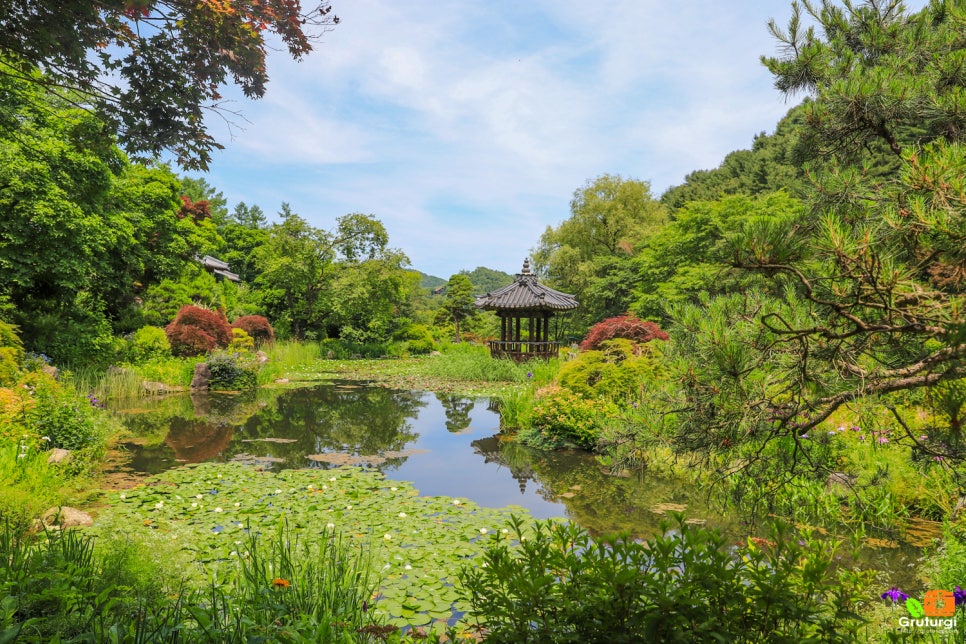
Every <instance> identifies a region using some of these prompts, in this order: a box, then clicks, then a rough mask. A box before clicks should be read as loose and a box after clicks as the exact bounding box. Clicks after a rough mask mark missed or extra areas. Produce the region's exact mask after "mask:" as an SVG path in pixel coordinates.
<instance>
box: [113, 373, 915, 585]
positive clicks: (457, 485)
mask: <svg viewBox="0 0 966 644" xmlns="http://www.w3.org/2000/svg"><path fill="white" fill-rule="evenodd" d="M114 412H115V413H117V414H119V415H121V416H122V419H123V421H124V423H125V424H126V425H127V426H128V427H129V428H130V429H131V430H132V432H133V433H134V435H135V436H137V437H138V438H136V439H132V440H131V441H130V442H129V443H128V444H126V445H124V446H123V447H124V449H125V450H126V451H127V453H128V455H129V459H128V461H127V462H126V463H124V464H122V465H121V466H118V468H117V469H118V470H120V471H121V472H123V473H126V474H128V475H145V474H157V473H161V472H165V471H167V470H169V469H171V468H175V467H177V466H179V465H182V464H189V463H203V462H215V463H232V462H236V463H244V464H246V465H247V466H248V467H252V466H254V467H255V468H259V469H262V470H267V471H272V472H277V473H278V475H279V476H282V475H284V476H290V475H291V474H289V473H287V471H289V470H301V469H308V470H317V471H323V472H325V471H329V470H333V469H336V468H339V467H342V466H347V465H348V466H356V469H358V468H359V467H362V468H364V469H368V470H372V471H373V473H379V474H381V475H383V476H385V477H386V479H387V480H391V481H398V482H400V483H402V482H411V483H412V485H413V488H412V489H414V490H418V493H419V494H420V495H424V496H429V497H435V496H445V497H450V498H460V499H464V500H466V501H468V502H472V503H474V504H476V506H479V507H481V508H493V509H503V508H507V507H514V508H517V510H518V511H519V509H521V508H523V509H525V510H526V511H527V512H528V513H529V514H530V515H532V516H534V517H536V518H553V517H560V518H566V519H569V520H571V521H574V522H576V523H577V524H579V525H580V526H582V527H584V528H585V529H587V530H588V531H590V532H591V533H593V534H601V533H611V532H616V531H619V530H627V531H630V532H631V533H633V534H635V535H637V536H639V537H649V536H653V535H655V534H657V533H658V532H659V530H660V527H659V526H660V524H661V522H662V521H663V520H665V519H666V518H667V514H668V513H669V512H677V511H683V512H685V513H686V515H687V516H688V518H689V519H690V520H691V522H693V523H701V524H705V525H708V526H714V527H718V528H720V529H722V530H724V531H725V532H726V534H728V535H729V536H731V537H733V538H734V540H735V541H736V542H741V541H744V539H746V538H747V537H748V536H749V530H750V529H749V528H748V527H747V526H746V525H745V524H744V521H743V520H742V517H741V516H739V515H737V514H735V513H734V512H733V511H730V510H725V509H724V508H722V507H720V506H719V505H715V504H709V501H708V498H707V495H706V493H705V492H703V491H701V490H695V489H693V487H691V486H689V484H687V483H686V482H685V481H676V480H670V479H664V478H657V477H647V478H644V479H639V478H637V477H628V478H622V477H615V476H609V475H607V474H605V473H604V472H603V471H602V469H601V467H600V466H599V465H598V463H597V462H596V460H595V459H594V457H593V456H592V455H590V454H587V453H585V452H579V451H563V452H543V451H539V450H533V449H529V448H526V447H524V446H522V445H520V444H518V443H516V442H513V441H507V440H505V439H504V438H503V437H502V436H501V435H500V433H499V428H500V419H499V414H498V412H497V411H496V410H495V405H492V404H490V401H488V400H487V399H469V398H465V397H461V396H455V395H450V394H432V393H426V392H418V391H398V390H391V389H386V388H383V387H369V386H365V385H360V384H359V383H357V382H352V383H348V382H338V381H336V382H329V383H325V384H320V385H316V386H311V387H304V388H298V389H288V390H279V389H261V390H258V391H257V392H254V393H251V394H245V395H242V394H235V395H233V394H207V393H205V394H203V393H192V394H190V395H188V394H177V395H172V396H167V397H162V398H159V399H148V400H138V401H137V402H136V403H134V405H132V406H117V405H116V406H114ZM408 484H409V483H406V485H408ZM393 485H397V484H393ZM870 545H875V544H874V543H872V544H870ZM890 545H893V544H891V543H890ZM896 545H898V546H899V547H896V548H892V547H890V548H878V549H876V548H869V549H867V551H866V552H865V553H864V555H863V557H864V558H865V559H866V560H865V561H864V562H863V563H864V565H871V566H874V567H876V568H878V569H880V570H883V571H884V576H885V578H886V579H887V580H888V581H889V582H890V585H892V584H896V583H903V584H906V585H909V584H910V583H912V582H913V580H912V579H911V576H912V574H913V571H914V569H915V562H916V560H917V559H918V557H919V556H921V550H920V549H918V548H916V547H913V546H911V545H910V544H896ZM917 545H918V544H917Z"/></svg>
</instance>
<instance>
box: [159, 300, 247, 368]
mask: <svg viewBox="0 0 966 644" xmlns="http://www.w3.org/2000/svg"><path fill="white" fill-rule="evenodd" d="M164 332H165V334H166V335H167V336H168V342H170V343H171V353H173V354H174V355H176V356H198V355H202V354H204V353H207V352H208V351H212V350H214V349H218V348H222V349H223V348H225V347H227V346H228V345H229V344H231V340H232V335H231V325H229V324H228V319H227V318H226V317H225V314H224V313H223V312H222V311H212V310H210V309H204V308H201V307H200V306H183V307H181V310H180V311H178V315H176V316H175V318H174V320H172V322H171V324H169V325H168V326H166V327H165V328H164Z"/></svg>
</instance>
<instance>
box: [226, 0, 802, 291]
mask: <svg viewBox="0 0 966 644" xmlns="http://www.w3.org/2000/svg"><path fill="white" fill-rule="evenodd" d="M789 4H790V3H789ZM336 11H337V12H338V13H339V14H340V17H341V18H342V23H341V24H340V25H339V26H338V27H337V28H336V29H335V30H334V31H332V32H330V33H328V34H327V35H326V38H325V42H324V43H323V44H321V45H320V46H319V48H318V50H317V51H316V52H314V53H313V55H311V56H310V57H309V58H307V59H306V60H305V61H303V62H300V63H293V62H290V61H286V60H285V59H284V56H282V55H279V56H277V57H274V58H273V59H272V61H271V64H270V67H269V72H270V74H271V75H272V82H271V84H270V86H269V94H268V96H267V97H266V99H264V100H263V101H262V102H259V103H255V104H247V105H245V106H244V111H245V113H246V115H247V117H248V119H249V121H250V124H248V126H247V127H246V131H245V132H244V133H242V134H241V135H239V136H238V137H237V139H236V140H235V141H234V142H231V143H229V148H228V149H227V150H226V151H224V152H222V153H220V154H219V155H218V156H217V158H216V162H215V165H214V168H213V171H212V177H211V179H210V180H211V181H212V183H214V184H215V185H217V186H218V187H219V188H220V189H222V190H223V191H224V192H225V194H226V196H227V197H228V199H229V200H230V201H232V202H234V201H237V200H245V201H247V202H249V203H251V202H255V203H259V204H260V205H262V207H263V208H265V209H266V210H267V211H272V210H274V209H275V208H277V204H278V202H280V201H281V200H283V199H284V200H286V201H289V202H290V203H291V204H292V206H293V208H294V209H295V210H296V212H299V213H301V214H302V215H303V216H306V217H307V218H308V219H309V220H310V221H312V222H313V223H314V224H315V225H318V226H322V227H327V226H330V225H331V224H332V222H333V221H334V219H335V217H337V216H339V215H342V214H346V213H348V212H367V213H368V212H371V213H372V214H374V215H376V216H377V217H379V218H380V219H381V220H383V222H384V223H386V225H387V228H388V229H389V232H390V236H391V240H392V243H393V245H395V246H398V247H401V248H402V249H403V250H404V251H406V252H407V254H409V256H410V257H411V258H412V260H413V264H414V265H415V267H417V268H420V269H421V270H424V271H427V272H431V273H434V274H438V275H441V276H443V277H448V276H449V275H450V274H452V273H453V272H456V271H457V270H459V269H462V268H474V267H475V266H478V265H487V266H491V267H493V268H499V269H502V270H506V271H516V270H518V269H519V264H520V263H521V262H522V259H523V256H524V255H525V254H526V253H527V252H528V250H529V249H530V248H532V247H533V246H534V245H535V244H536V243H537V241H538V238H539V236H540V234H541V233H542V232H543V230H544V229H545V228H546V226H548V225H556V224H558V223H559V222H560V221H562V220H563V219H565V218H566V217H567V216H568V214H569V213H568V204H569V200H570V198H571V195H572V193H573V191H574V190H575V189H577V188H579V187H580V186H581V185H583V183H584V182H585V181H587V180H588V179H591V178H593V177H595V176H598V175H600V174H603V173H613V174H622V175H624V176H626V177H633V178H638V179H643V180H649V181H651V182H652V186H653V188H654V191H655V193H656V194H659V193H660V192H661V191H663V190H664V189H665V188H667V187H668V186H670V185H673V184H675V183H680V182H681V181H682V180H683V178H684V176H685V175H686V174H687V173H688V172H690V171H692V170H695V169H701V168H709V167H714V166H716V165H718V163H720V161H721V160H722V158H723V157H724V155H725V154H727V153H728V152H730V151H732V150H735V149H740V148H745V147H748V146H749V145H750V144H751V142H752V138H753V136H754V135H755V134H756V133H758V132H760V131H763V130H768V131H770V130H772V129H773V128H774V125H775V124H776V123H777V121H778V119H779V118H780V117H781V116H782V115H783V114H784V113H785V112H786V111H787V109H788V108H789V107H790V105H789V104H787V103H785V102H784V101H783V99H782V98H781V97H780V96H779V95H778V94H777V92H775V91H774V90H773V89H772V88H771V79H770V78H769V76H768V73H767V71H766V70H765V69H764V68H763V67H762V66H761V65H760V63H759V62H758V56H759V55H761V54H770V53H773V51H774V44H773V42H772V41H771V39H770V36H769V35H768V33H767V30H766V27H765V24H766V22H767V20H768V19H769V18H771V17H776V18H778V20H779V22H784V20H785V18H786V16H787V15H788V14H789V7H788V6H787V5H786V4H785V3H784V2H778V3H775V2H774V1H773V0H771V1H767V2H766V1H765V0H757V1H755V2H741V1H739V0H730V1H725V0H717V1H715V0H691V1H689V2H679V3H673V4H672V3H668V2H663V1H659V0H601V1H599V2H595V3H578V4H575V5H566V6H563V5H560V4H559V3H552V2H549V1H546V0H539V1H537V2H530V3H514V2H509V1H506V2H501V1H495V2H493V1H491V2H482V1H466V2H458V3H438V2H430V1H429V0H413V1H412V2H408V3H398V2H389V1H388V0H358V1H354V2H351V3H345V5H344V6H343V5H342V4H340V5H337V6H336Z"/></svg>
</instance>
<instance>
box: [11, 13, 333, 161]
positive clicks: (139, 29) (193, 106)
mask: <svg viewBox="0 0 966 644" xmlns="http://www.w3.org/2000/svg"><path fill="white" fill-rule="evenodd" d="M337 22H338V18H337V17H336V16H335V15H334V14H332V13H331V7H330V5H329V3H328V2H327V1H326V0H322V1H321V2H320V3H319V4H313V5H312V6H311V8H308V9H305V10H303V9H302V6H301V3H300V2H299V1H298V0H242V1H231V2H228V1H226V0H200V1H195V0H104V1H102V2H96V3H91V2H83V1H80V0H62V1H59V2H47V1H45V0H0V74H2V75H5V76H11V77H16V78H19V79H21V80H30V81H31V82H34V83H39V84H42V85H44V86H45V87H46V88H47V89H48V90H49V91H51V92H54V93H56V94H58V95H59V96H61V97H62V98H64V99H65V100H69V101H71V102H72V103H74V104H75V105H77V106H82V107H85V108H88V109H91V110H94V111H96V112H98V113H99V114H100V115H101V117H102V118H104V119H105V128H104V132H105V133H114V132H117V135H118V138H119V140H120V143H121V144H122V145H123V147H124V148H125V149H127V150H128V152H130V153H132V154H142V153H145V154H147V155H149V156H157V155H158V154H160V153H161V152H162V151H171V152H173V153H174V154H175V155H176V157H177V159H178V162H179V163H180V164H181V165H182V166H184V167H186V168H199V169H205V168H207V166H208V163H209V162H210V160H211V151H212V150H214V149H218V148H221V145H220V144H218V142H217V141H215V140H214V139H213V138H212V137H211V135H210V134H208V130H207V126H206V125H205V119H204V111H205V109H215V110H219V109H222V108H221V104H220V103H219V101H220V100H221V98H222V97H221V88H222V87H223V86H224V85H225V84H226V83H227V82H229V81H231V82H233V83H235V84H236V85H238V86H239V87H240V88H241V89H242V91H243V92H244V94H245V96H247V97H249V98H260V97H261V96H263V95H264V93H265V87H266V83H267V82H268V73H267V71H266V67H265V57H266V49H267V43H266V37H267V36H274V37H276V38H278V39H280V40H281V42H282V43H283V44H284V46H285V47H286V48H287V50H288V53H289V54H290V55H291V56H292V57H293V58H294V59H296V60H298V59H300V58H301V57H302V56H304V55H305V54H307V53H308V52H309V51H311V49H312V42H313V41H314V40H316V39H318V37H319V36H320V35H321V34H322V32H324V31H325V29H326V28H328V27H330V26H331V25H334V24H336V23H337ZM38 69H39V70H40V71H41V72H42V74H38V73H37V71H36V70H38Z"/></svg>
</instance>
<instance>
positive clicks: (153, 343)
mask: <svg viewBox="0 0 966 644" xmlns="http://www.w3.org/2000/svg"><path fill="white" fill-rule="evenodd" d="M127 352H128V359H129V360H130V361H131V362H133V363H135V364H138V363H141V362H147V361H148V360H153V359H156V358H167V357H169V356H170V355H171V343H170V342H168V336H167V335H166V334H165V331H164V329H162V328H161V327H156V326H143V327H141V328H140V329H138V330H137V331H135V332H134V333H132V334H131V340H130V342H129V343H128V348H127Z"/></svg>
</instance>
